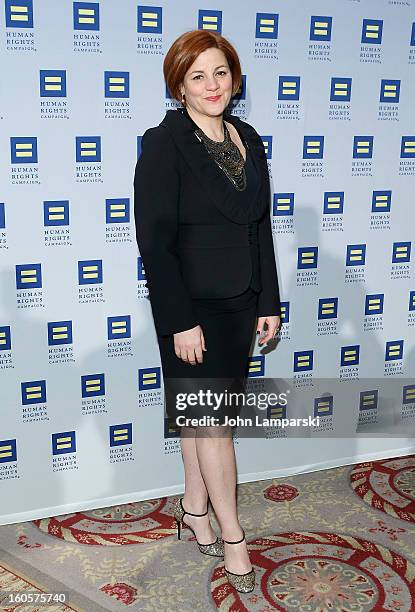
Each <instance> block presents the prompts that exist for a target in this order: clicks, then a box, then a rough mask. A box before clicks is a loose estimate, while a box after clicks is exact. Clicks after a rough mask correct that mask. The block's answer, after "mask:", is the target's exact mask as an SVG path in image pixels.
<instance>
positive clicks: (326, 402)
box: [313, 395, 334, 417]
mask: <svg viewBox="0 0 415 612" xmlns="http://www.w3.org/2000/svg"><path fill="white" fill-rule="evenodd" d="M333 402H334V398H333V396H332V395H323V396H322V397H315V398H314V411H313V415H314V417H325V416H331V415H332V414H333Z"/></svg>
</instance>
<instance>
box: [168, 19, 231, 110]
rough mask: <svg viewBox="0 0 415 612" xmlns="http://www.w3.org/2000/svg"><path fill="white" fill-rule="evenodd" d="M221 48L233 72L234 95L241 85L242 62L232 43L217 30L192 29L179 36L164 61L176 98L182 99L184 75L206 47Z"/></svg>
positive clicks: (170, 87) (169, 82) (173, 94)
mask: <svg viewBox="0 0 415 612" xmlns="http://www.w3.org/2000/svg"><path fill="white" fill-rule="evenodd" d="M212 47H214V48H215V49H220V50H221V51H222V52H223V54H224V55H225V57H226V60H227V62H228V64H229V68H230V71H231V74H232V95H233V96H234V95H235V94H236V92H237V91H238V90H239V87H240V86H241V81H242V76H241V64H240V61H239V57H238V54H237V52H236V51H235V49H234V47H233V46H232V45H231V43H230V42H229V41H228V40H226V38H224V37H223V36H221V35H220V34H218V33H217V32H210V31H209V30H190V31H189V32H184V34H182V35H181V36H179V38H177V39H176V40H175V41H174V43H173V44H172V45H171V47H170V49H169V50H168V51H167V54H166V57H165V58H164V62H163V73H164V79H165V81H166V85H167V87H168V89H169V91H170V93H171V95H172V96H173V98H175V99H176V100H179V101H180V100H181V98H182V96H181V92H180V85H181V84H182V83H183V80H184V76H185V74H186V72H187V71H188V70H189V68H190V66H191V65H192V64H193V62H194V61H195V60H196V58H197V57H198V55H200V53H202V52H203V51H206V49H210V48H212Z"/></svg>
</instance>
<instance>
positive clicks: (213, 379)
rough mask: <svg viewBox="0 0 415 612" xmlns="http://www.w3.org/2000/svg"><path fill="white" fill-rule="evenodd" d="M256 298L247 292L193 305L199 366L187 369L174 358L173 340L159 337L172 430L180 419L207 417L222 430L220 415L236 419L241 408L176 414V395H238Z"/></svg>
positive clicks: (205, 408) (201, 408)
mask: <svg viewBox="0 0 415 612" xmlns="http://www.w3.org/2000/svg"><path fill="white" fill-rule="evenodd" d="M257 299H258V295H257V293H256V292H255V291H253V290H252V289H251V288H248V289H247V290H246V291H244V292H243V293H242V294H241V295H239V296H235V297H231V298H222V299H214V298H205V299H194V300H193V301H192V304H193V309H194V312H195V315H196V317H197V319H198V321H200V325H201V327H202V330H203V334H204V338H205V343H206V349H207V350H206V351H203V362H202V363H201V364H196V365H191V364H189V363H186V362H184V361H183V360H182V359H179V358H178V357H177V356H176V354H175V352H174V337H173V336H158V343H159V349H160V357H161V364H162V370H163V381H164V390H165V402H166V403H165V407H166V413H167V416H168V418H169V422H170V425H175V424H177V423H176V418H177V417H178V416H180V415H184V416H186V418H197V419H199V418H200V417H203V416H208V417H209V416H211V417H215V418H219V419H220V422H218V423H215V425H219V424H223V420H224V418H225V415H227V416H228V418H235V417H236V416H237V415H238V414H239V411H240V408H241V405H240V404H231V405H229V406H225V405H222V406H220V408H219V409H218V410H214V408H213V407H212V406H207V405H205V406H202V405H200V404H199V403H198V404H197V405H195V406H187V407H186V409H185V410H178V409H177V408H176V397H177V394H178V393H198V392H199V390H203V391H207V390H210V391H211V392H212V393H224V392H226V391H227V392H233V393H241V392H243V391H244V388H245V384H246V374H247V366H248V357H249V351H250V346H251V342H252V339H253V335H254V334H255V325H256V309H257Z"/></svg>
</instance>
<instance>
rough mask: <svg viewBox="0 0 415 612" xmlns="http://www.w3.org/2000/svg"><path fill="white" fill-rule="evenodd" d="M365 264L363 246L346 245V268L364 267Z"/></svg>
mask: <svg viewBox="0 0 415 612" xmlns="http://www.w3.org/2000/svg"><path fill="white" fill-rule="evenodd" d="M365 262H366V245H365V244H348V245H347V249H346V266H364V265H365Z"/></svg>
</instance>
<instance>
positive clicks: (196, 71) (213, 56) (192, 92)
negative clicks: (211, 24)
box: [181, 47, 232, 117]
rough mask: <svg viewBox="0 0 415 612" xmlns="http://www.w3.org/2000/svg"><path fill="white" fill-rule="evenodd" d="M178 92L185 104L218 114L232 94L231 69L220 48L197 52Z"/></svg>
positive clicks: (195, 109) (221, 111) (188, 106)
mask: <svg viewBox="0 0 415 612" xmlns="http://www.w3.org/2000/svg"><path fill="white" fill-rule="evenodd" d="M181 92H182V94H184V95H185V102H186V107H187V108H190V109H192V110H193V111H196V112H198V113H201V114H203V115H209V116H211V117H212V116H218V115H221V114H222V113H223V111H224V110H225V108H226V107H227V106H228V104H229V101H230V99H231V96H232V73H231V71H230V69H229V65H228V62H227V60H226V57H225V55H224V53H223V51H221V50H220V49H216V48H215V47H211V48H209V49H206V51H203V53H200V55H198V57H197V58H196V60H195V61H194V62H193V64H192V65H191V66H190V68H189V70H188V71H187V72H186V74H185V77H184V80H183V84H182V87H181Z"/></svg>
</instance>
